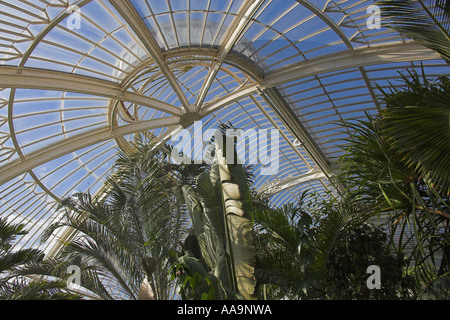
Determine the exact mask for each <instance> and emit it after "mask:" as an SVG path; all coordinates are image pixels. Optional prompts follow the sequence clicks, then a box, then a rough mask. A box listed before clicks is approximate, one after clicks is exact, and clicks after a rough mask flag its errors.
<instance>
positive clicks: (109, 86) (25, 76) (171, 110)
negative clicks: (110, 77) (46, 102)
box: [0, 66, 183, 116]
mask: <svg viewBox="0 0 450 320" xmlns="http://www.w3.org/2000/svg"><path fill="white" fill-rule="evenodd" d="M0 88H24V89H41V90H54V91H68V92H76V93H82V94H90V95H95V96H102V97H107V98H111V99H117V100H123V101H128V102H131V103H136V104H139V105H143V106H147V107H149V108H152V109H156V110H159V111H163V112H166V113H168V114H171V115H173V116H180V115H181V114H182V113H183V111H182V110H181V109H180V108H178V107H176V106H173V105H171V104H168V103H165V102H162V101H159V100H156V99H153V98H150V97H147V96H145V95H142V94H139V93H135V92H129V91H123V89H122V88H121V87H120V85H119V84H117V83H114V82H110V81H106V80H101V79H96V78H92V77H87V76H83V75H76V74H73V73H66V72H60V71H49V70H44V69H34V68H22V69H21V73H17V68H15V67H7V66H0Z"/></svg>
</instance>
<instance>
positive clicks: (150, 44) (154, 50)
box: [110, 0, 194, 112]
mask: <svg viewBox="0 0 450 320" xmlns="http://www.w3.org/2000/svg"><path fill="white" fill-rule="evenodd" d="M110 2H111V4H112V5H113V6H114V8H116V10H117V11H118V12H119V14H120V15H121V16H122V17H123V18H124V20H125V21H126V22H127V23H128V26H129V27H130V28H131V29H133V31H134V32H135V33H136V35H137V36H138V37H139V40H141V42H142V44H143V45H144V47H145V48H146V49H147V51H148V52H149V54H150V55H151V57H152V58H153V59H154V60H155V62H156V64H157V65H158V67H159V68H160V69H161V72H162V73H163V74H164V76H165V77H166V79H167V81H168V82H169V84H170V86H171V87H172V89H173V91H174V92H175V94H176V95H177V97H178V99H179V100H180V102H181V105H182V106H183V108H184V109H185V110H186V112H189V111H194V110H193V107H191V105H190V104H189V102H188V101H187V98H186V96H185V95H184V93H183V90H182V89H181V86H180V84H179V83H178V81H177V79H176V77H175V75H174V74H173V72H172V70H170V68H169V67H168V65H167V62H166V59H165V58H164V55H163V54H162V52H161V49H160V47H159V45H158V44H157V42H156V40H155V39H154V38H153V36H152V34H151V33H150V30H149V28H148V27H147V26H146V24H145V23H144V21H143V20H142V18H141V17H140V16H139V13H138V12H137V11H136V9H135V8H134V6H133V4H132V3H131V2H130V1H129V0H110Z"/></svg>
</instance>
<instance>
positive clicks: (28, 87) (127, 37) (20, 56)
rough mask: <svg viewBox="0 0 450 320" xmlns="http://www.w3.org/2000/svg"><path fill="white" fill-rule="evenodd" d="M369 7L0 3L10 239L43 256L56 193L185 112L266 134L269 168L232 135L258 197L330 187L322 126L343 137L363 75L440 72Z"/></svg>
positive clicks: (188, 0) (366, 80) (0, 193)
mask: <svg viewBox="0 0 450 320" xmlns="http://www.w3.org/2000/svg"><path fill="white" fill-rule="evenodd" d="M371 4H372V1H365V0H347V1H340V0H339V1H338V0H334V1H332V0H314V1H311V0H310V1H306V0H297V1H296V0H283V1H277V0H78V1H74V0H52V1H50V0H13V1H0V147H1V151H0V206H1V209H0V212H1V215H2V217H7V218H8V219H9V220H10V221H12V222H15V223H24V224H25V225H26V228H27V229H28V230H29V231H30V232H29V234H28V235H26V236H24V237H23V238H21V239H20V240H19V241H18V242H17V244H16V246H20V247H39V248H41V249H43V250H45V251H46V252H48V253H53V251H52V249H53V245H54V243H55V239H57V238H58V237H61V236H63V235H62V234H55V235H54V237H52V238H50V239H49V240H48V241H47V242H46V243H40V235H41V233H42V232H43V230H44V228H45V226H47V225H48V224H50V223H52V222H54V221H55V220H56V219H59V217H60V213H59V212H58V211H57V210H56V207H57V203H58V201H59V200H60V199H61V198H64V197H67V196H70V195H71V194H72V193H74V192H78V191H90V192H91V193H95V192H98V191H99V190H100V188H101V187H102V183H103V180H104V179H105V177H106V176H107V175H108V174H109V173H110V168H111V165H112V164H113V162H114V160H115V158H116V154H117V152H118V148H121V149H123V150H125V151H126V150H128V148H129V143H128V141H129V140H131V139H133V136H134V135H135V134H136V133H139V132H146V133H147V134H148V135H153V136H155V137H156V138H157V139H158V141H159V142H165V143H174V141H173V140H174V139H173V135H174V134H176V133H179V132H181V131H182V130H183V129H187V130H190V132H193V130H194V126H195V123H196V122H194V120H196V121H197V122H199V121H201V125H202V129H203V130H207V129H210V128H217V127H218V126H219V124H221V123H228V122H229V123H231V124H232V125H233V126H234V127H236V128H240V129H243V130H244V131H245V133H246V134H247V133H248V134H249V135H250V136H253V137H255V135H257V134H261V133H266V132H276V133H278V136H275V135H268V137H270V141H271V142H274V143H275V142H277V144H276V145H277V149H276V152H277V153H278V155H279V157H278V166H277V168H276V169H277V170H274V171H273V172H271V173H270V174H267V173H266V174H261V173H262V172H263V170H264V169H265V168H266V167H267V165H268V164H269V163H268V161H267V160H268V159H270V157H269V153H266V151H264V150H263V151H261V150H256V149H255V148H254V146H253V147H252V146H250V145H244V146H243V148H245V150H244V151H245V152H246V153H247V154H249V155H253V158H252V159H254V158H256V165H255V168H254V170H255V174H256V177H257V178H256V181H255V187H256V188H257V189H258V190H260V191H261V192H265V193H267V194H269V195H271V199H272V202H273V204H274V205H280V204H283V203H285V202H290V201H295V198H296V197H298V195H299V192H301V191H303V190H305V189H312V190H315V191H317V192H318V193H319V194H320V193H324V192H327V191H333V190H334V189H333V186H332V184H331V183H330V181H329V178H330V177H331V175H332V168H331V167H330V166H331V164H332V162H333V159H335V158H336V157H338V156H339V155H340V152H341V149H340V148H339V145H340V143H339V142H338V141H336V139H345V138H346V132H345V131H342V128H340V127H339V125H337V124H336V121H339V120H345V119H353V118H361V117H364V113H365V112H373V113H376V112H377V111H378V110H380V108H382V107H383V106H382V105H381V104H380V102H379V97H380V92H379V91H378V90H377V88H376V86H375V83H377V84H378V85H381V86H382V87H385V86H387V85H388V84H389V83H392V84H399V74H398V72H399V71H402V70H404V69H405V68H418V69H417V71H418V72H419V73H420V72H421V64H422V63H423V65H424V70H425V72H426V74H427V75H428V76H436V75H440V74H448V73H449V71H450V70H449V67H448V65H447V64H446V63H444V62H443V61H442V60H440V59H439V57H438V56H437V55H436V54H434V53H433V52H432V51H430V50H428V49H426V48H424V47H422V46H420V45H418V44H416V43H414V42H412V41H411V40H408V39H404V38H402V37H401V36H400V35H399V34H397V33H395V32H393V31H392V30H391V29H388V28H384V27H381V28H378V29H377V28H375V29H372V28H371V25H370V24H369V23H368V22H369V20H370V18H371V13H370V12H369V13H368V10H367V9H368V7H369V6H370V5H371ZM264 130H266V131H264ZM270 130H275V131H270ZM196 143H197V142H196ZM199 143H201V142H199ZM204 143H206V141H204ZM200 149H201V148H200ZM197 150H198V149H197ZM271 152H272V151H271ZM272 155H273V154H272Z"/></svg>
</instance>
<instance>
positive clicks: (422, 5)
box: [376, 0, 450, 61]
mask: <svg viewBox="0 0 450 320" xmlns="http://www.w3.org/2000/svg"><path fill="white" fill-rule="evenodd" d="M376 4H377V5H379V6H381V11H382V17H384V25H385V26H387V27H390V28H392V29H394V30H396V31H398V32H400V33H401V34H403V35H405V36H407V37H410V38H413V39H414V40H415V41H417V42H418V43H420V44H422V45H424V46H426V47H428V48H430V49H432V50H434V51H435V52H437V53H438V54H440V55H441V56H442V58H443V59H445V60H447V61H450V21H449V19H450V10H449V2H448V1H445V0H387V1H379V2H377V3H376Z"/></svg>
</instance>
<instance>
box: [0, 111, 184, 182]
mask: <svg viewBox="0 0 450 320" xmlns="http://www.w3.org/2000/svg"><path fill="white" fill-rule="evenodd" d="M178 121H179V118H178V117H167V118H160V119H152V120H147V121H140V122H136V123H133V124H129V125H126V126H122V127H118V128H115V129H114V130H111V128H110V127H103V128H99V129H94V130H91V131H88V132H84V133H82V134H79V135H76V136H73V137H71V138H69V139H64V140H61V141H59V142H57V143H54V144H52V145H49V146H48V147H46V148H45V149H41V150H39V151H36V152H33V153H30V154H27V155H24V157H25V159H23V160H22V159H17V160H15V161H12V162H10V163H7V164H6V165H4V166H2V167H0V185H2V184H3V183H5V182H7V181H9V180H10V179H12V178H14V177H16V176H18V175H20V174H22V173H25V172H27V171H29V170H31V169H33V168H35V167H38V166H40V165H42V164H44V163H47V162H49V161H51V160H54V159H57V158H59V157H61V156H64V155H66V154H68V153H70V152H74V151H76V150H79V149H82V148H85V147H88V146H91V145H94V144H96V143H100V142H103V141H106V140H111V139H114V138H116V137H120V136H125V135H128V134H131V133H135V132H140V131H145V130H151V129H155V128H161V127H171V126H175V125H178Z"/></svg>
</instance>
